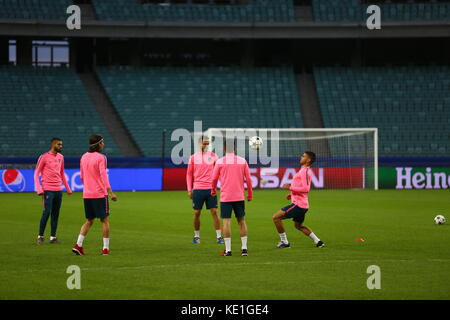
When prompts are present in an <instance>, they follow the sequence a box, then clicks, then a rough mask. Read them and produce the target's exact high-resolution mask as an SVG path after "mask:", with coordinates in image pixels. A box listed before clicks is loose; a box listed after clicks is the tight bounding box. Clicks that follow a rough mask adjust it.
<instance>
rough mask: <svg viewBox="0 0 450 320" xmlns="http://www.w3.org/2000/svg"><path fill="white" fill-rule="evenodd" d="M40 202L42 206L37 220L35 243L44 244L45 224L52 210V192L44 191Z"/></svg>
mask: <svg viewBox="0 0 450 320" xmlns="http://www.w3.org/2000/svg"><path fill="white" fill-rule="evenodd" d="M42 204H43V206H44V208H43V210H42V216H41V220H40V222H39V233H38V238H37V244H39V245H42V244H44V232H45V227H46V226H47V221H48V218H49V217H50V213H51V212H52V206H53V193H52V192H51V191H44V194H43V195H42Z"/></svg>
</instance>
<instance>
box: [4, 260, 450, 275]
mask: <svg viewBox="0 0 450 320" xmlns="http://www.w3.org/2000/svg"><path fill="white" fill-rule="evenodd" d="M227 259H229V258H227ZM424 261H430V262H450V259H354V260H315V261H285V262H280V261H267V262H242V263H241V262H238V263H198V264H159V265H145V266H134V267H131V266H130V267H99V268H81V270H85V271H98V270H132V269H154V268H175V267H208V266H230V265H231V266H252V265H280V264H281V265H282V264H299V265H301V264H321V263H361V262H366V263H379V262H424ZM43 271H57V272H60V270H59V269H58V270H55V269H36V270H0V273H30V272H43Z"/></svg>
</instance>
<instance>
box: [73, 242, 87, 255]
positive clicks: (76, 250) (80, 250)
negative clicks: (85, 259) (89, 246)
mask: <svg viewBox="0 0 450 320" xmlns="http://www.w3.org/2000/svg"><path fill="white" fill-rule="evenodd" d="M72 252H73V253H75V254H76V255H77V256H84V250H83V247H79V246H78V245H77V244H76V243H75V245H74V246H73V248H72Z"/></svg>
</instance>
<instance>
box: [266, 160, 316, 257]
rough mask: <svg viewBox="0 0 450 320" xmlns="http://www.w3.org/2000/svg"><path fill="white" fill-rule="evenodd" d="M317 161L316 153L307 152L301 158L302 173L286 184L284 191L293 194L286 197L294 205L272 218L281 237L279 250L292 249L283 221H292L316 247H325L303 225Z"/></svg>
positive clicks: (283, 209) (298, 173) (284, 208)
mask: <svg viewBox="0 0 450 320" xmlns="http://www.w3.org/2000/svg"><path fill="white" fill-rule="evenodd" d="M315 161H316V155H315V154H314V152H311V151H306V152H305V153H303V155H302V156H301V158H300V165H301V168H300V171H299V172H297V173H296V174H295V176H294V178H293V179H292V184H285V185H284V186H283V189H286V190H290V191H291V193H290V194H288V195H287V196H286V198H287V199H289V200H291V202H292V204H290V205H288V206H286V207H283V208H281V210H279V211H278V212H277V213H275V214H274V215H273V217H272V219H273V222H274V224H275V227H276V228H277V230H278V233H279V235H280V240H281V241H280V242H279V243H278V245H277V246H276V248H278V249H284V248H290V247H291V245H290V243H289V241H288V239H287V236H286V232H285V230H284V227H283V222H282V220H284V219H292V220H293V221H294V226H295V228H297V229H298V230H300V231H301V232H303V233H304V234H305V235H306V236H308V237H310V238H311V239H312V240H313V241H314V243H315V245H316V247H319V248H320V247H323V246H324V243H323V242H322V241H321V240H320V239H319V238H318V237H317V236H316V235H315V234H314V232H312V230H311V229H309V228H308V227H307V226H305V225H303V221H304V220H305V214H306V212H307V211H308V208H309V202H308V192H309V190H310V189H311V175H312V172H311V165H312V164H313V163H314V162H315Z"/></svg>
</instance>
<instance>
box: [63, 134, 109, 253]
mask: <svg viewBox="0 0 450 320" xmlns="http://www.w3.org/2000/svg"><path fill="white" fill-rule="evenodd" d="M104 147H105V142H104V140H103V137H102V136H100V135H92V136H90V137H89V151H88V152H86V153H85V154H83V156H82V157H81V160H80V176H81V181H82V182H83V186H84V187H83V199H84V213H85V216H86V222H85V223H84V224H83V226H82V227H81V230H80V234H79V236H78V240H77V243H75V245H74V246H73V248H72V252H73V253H75V254H76V255H84V250H83V240H84V238H85V237H86V235H87V233H88V232H89V229H90V228H91V226H92V224H93V223H94V220H95V218H99V219H100V221H101V222H102V231H103V250H102V254H103V255H108V254H109V220H108V217H109V203H108V195H109V196H110V197H111V200H112V201H117V197H116V195H115V194H114V192H113V191H112V189H111V186H110V184H109V179H108V175H107V174H106V167H107V160H106V156H105V155H103V154H101V152H102V150H103V148H104Z"/></svg>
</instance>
